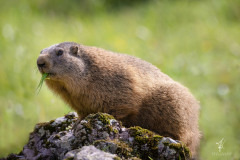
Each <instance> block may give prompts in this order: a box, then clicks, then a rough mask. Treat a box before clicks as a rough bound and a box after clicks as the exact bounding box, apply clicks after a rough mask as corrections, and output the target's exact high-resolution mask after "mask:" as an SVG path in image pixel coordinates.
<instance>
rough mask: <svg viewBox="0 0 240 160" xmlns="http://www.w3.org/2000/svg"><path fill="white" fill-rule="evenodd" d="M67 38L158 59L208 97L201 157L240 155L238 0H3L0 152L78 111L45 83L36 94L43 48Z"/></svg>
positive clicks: (202, 124)
mask: <svg viewBox="0 0 240 160" xmlns="http://www.w3.org/2000/svg"><path fill="white" fill-rule="evenodd" d="M63 41H76V42H79V43H82V44H85V45H92V46H98V47H101V48H105V49H108V50H112V51H116V52H122V53H127V54H131V55H134V56H137V57H140V58H142V59H144V60H146V61H149V62H151V63H153V64H154V65H156V66H157V67H159V68H160V69H161V70H162V71H163V72H165V73H167V74H168V75H170V76H171V77H172V78H173V79H175V80H177V81H180V82H181V83H182V84H184V85H185V86H187V87H189V88H190V90H191V91H192V93H193V94H194V95H195V96H196V97H197V99H198V100H199V101H200V103H201V114H200V128H201V131H202V132H203V138H202V141H201V147H200V158H201V159H240V152H239V151H240V104H239V102H240V101H239V99H240V96H239V94H240V83H239V79H240V60H239V58H240V1H239V0H235V1H233V0H201V1H200V0H149V1H147V0H145V1H144V0H131V1H129V0H81V1H80V0H72V1H63V0H52V1H47V0H41V1H30V0H21V1H19V0H8V1H1V2H0V157H3V156H6V155H8V154H9V153H12V152H15V153H16V152H19V151H20V150H21V149H22V147H23V146H24V144H25V143H26V142H27V140H28V134H29V132H31V131H32V130H33V128H34V125H35V124H36V123H38V122H43V121H48V120H51V119H55V118H57V117H59V116H63V115H64V114H65V113H68V112H69V111H71V109H70V108H69V107H68V106H67V105H66V104H64V103H63V102H62V101H61V100H60V99H59V98H58V97H56V96H55V95H53V94H52V93H51V92H50V91H49V90H48V89H47V88H46V86H45V85H44V86H43V88H42V90H41V92H40V93H39V94H38V95H37V94H36V87H37V84H38V82H39V81H40V78H41V75H40V74H39V73H38V70H37V67H36V59H37V57H38V55H39V52H40V51H41V50H42V49H43V48H46V47H48V46H50V45H52V44H55V43H59V42H63ZM223 138H224V142H225V143H224V148H223V149H222V150H221V152H219V150H218V145H217V144H216V143H217V142H219V141H220V140H221V139H223Z"/></svg>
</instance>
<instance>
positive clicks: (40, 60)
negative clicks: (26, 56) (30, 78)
mask: <svg viewBox="0 0 240 160" xmlns="http://www.w3.org/2000/svg"><path fill="white" fill-rule="evenodd" d="M37 65H38V67H39V68H43V67H46V61H45V59H44V58H43V57H39V58H38V59H37Z"/></svg>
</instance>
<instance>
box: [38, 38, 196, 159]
mask: <svg viewBox="0 0 240 160" xmlns="http://www.w3.org/2000/svg"><path fill="white" fill-rule="evenodd" d="M60 49H61V50H62V51H63V54H62V55H60V56H57V53H58V50H60ZM37 63H38V64H44V66H39V70H40V71H41V73H50V75H49V78H50V79H47V80H46V84H47V86H48V87H49V88H50V89H51V90H53V91H54V92H55V93H56V94H58V95H60V96H61V97H62V99H63V100H64V101H65V102H66V103H67V104H69V105H70V106H71V107H72V108H73V109H74V110H76V111H77V113H78V115H79V116H80V117H81V118H84V117H86V116H87V115H88V114H90V113H96V112H106V113H109V114H112V115H114V116H115V117H116V118H117V119H118V120H121V121H122V122H123V124H124V125H125V126H127V127H129V126H135V125H138V126H141V127H143V128H147V129H150V130H152V131H155V132H156V133H158V134H160V135H163V136H169V137H172V138H174V139H177V140H180V141H182V142H184V143H185V144H186V145H187V146H188V147H189V148H190V150H191V152H192V154H193V155H195V154H196V150H197V147H198V145H199V140H200V133H199V129H198V115H199V104H198V102H197V101H196V100H195V98H194V97H193V96H192V94H191V93H190V92H189V91H188V89H187V88H185V87H183V86H182V85H181V84H179V83H177V82H175V81H173V80H172V79H171V78H170V77H168V76H167V75H165V74H164V73H162V72H161V71H160V70H159V69H158V68H156V67H155V66H153V65H151V64H150V63H148V62H145V61H143V60H141V59H138V58H135V57H132V56H129V55H124V54H118V53H114V52H110V51H106V50H103V49H100V48H96V47H88V46H83V45H79V44H77V43H74V42H64V43H60V44H57V45H54V46H51V47H49V48H46V49H44V50H42V52H41V54H40V56H39V58H38V61H37Z"/></svg>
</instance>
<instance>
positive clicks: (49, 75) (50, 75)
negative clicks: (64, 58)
mask: <svg viewBox="0 0 240 160" xmlns="http://www.w3.org/2000/svg"><path fill="white" fill-rule="evenodd" d="M47 74H48V76H47V78H49V77H53V76H54V75H55V74H54V73H47Z"/></svg>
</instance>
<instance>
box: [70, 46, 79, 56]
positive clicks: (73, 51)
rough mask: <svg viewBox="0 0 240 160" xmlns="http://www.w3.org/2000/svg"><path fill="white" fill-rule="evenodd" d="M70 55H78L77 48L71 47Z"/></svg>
mask: <svg viewBox="0 0 240 160" xmlns="http://www.w3.org/2000/svg"><path fill="white" fill-rule="evenodd" d="M70 53H72V54H74V55H77V54H78V46H71V47H70Z"/></svg>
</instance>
